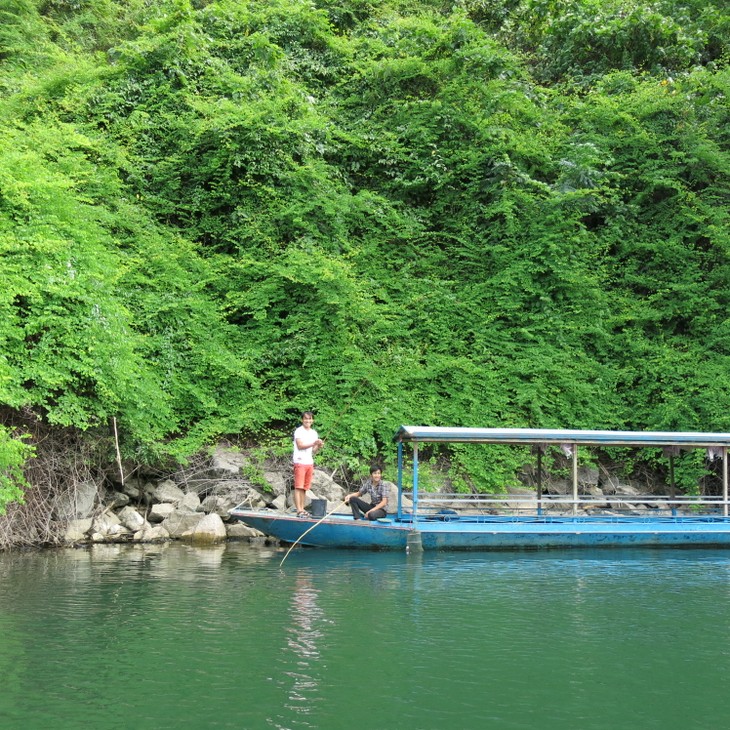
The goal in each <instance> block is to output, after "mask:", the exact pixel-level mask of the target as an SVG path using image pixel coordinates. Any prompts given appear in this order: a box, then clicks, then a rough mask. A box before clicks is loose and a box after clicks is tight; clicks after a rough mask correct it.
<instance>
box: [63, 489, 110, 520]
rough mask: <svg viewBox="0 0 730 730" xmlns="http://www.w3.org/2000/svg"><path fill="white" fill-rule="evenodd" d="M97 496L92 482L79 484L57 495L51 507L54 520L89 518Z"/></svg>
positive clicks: (97, 491) (97, 490)
mask: <svg viewBox="0 0 730 730" xmlns="http://www.w3.org/2000/svg"><path fill="white" fill-rule="evenodd" d="M98 494H99V488H98V487H97V485H96V484H94V483H93V482H81V483H79V484H75V485H74V486H73V487H72V488H71V489H69V490H68V491H67V492H64V493H63V494H61V495H59V496H58V498H57V499H56V501H55V504H54V507H53V516H54V517H55V518H56V519H61V520H65V519H78V518H81V517H90V516H91V513H92V512H93V510H94V505H95V503H96V500H97V496H98Z"/></svg>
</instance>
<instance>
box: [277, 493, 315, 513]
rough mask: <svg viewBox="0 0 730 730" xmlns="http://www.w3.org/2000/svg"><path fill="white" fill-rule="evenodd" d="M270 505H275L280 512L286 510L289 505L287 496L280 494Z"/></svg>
mask: <svg viewBox="0 0 730 730" xmlns="http://www.w3.org/2000/svg"><path fill="white" fill-rule="evenodd" d="M310 501H311V499H310ZM269 506H270V507H273V508H274V509H275V510H278V511H279V512H286V507H287V502H286V497H285V496H284V495H283V494H280V495H279V496H278V497H277V498H276V499H275V500H274V501H273V502H272V503H271V504H270V505H269Z"/></svg>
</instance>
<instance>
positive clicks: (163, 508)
mask: <svg viewBox="0 0 730 730" xmlns="http://www.w3.org/2000/svg"><path fill="white" fill-rule="evenodd" d="M174 511H175V505H174V504H170V503H169V502H163V503H161V504H153V505H152V507H150V511H149V514H148V515H147V519H148V520H149V521H150V522H154V523H159V522H162V521H163V520H165V519H167V518H168V517H169V516H170V515H171V514H172V513H173V512H174Z"/></svg>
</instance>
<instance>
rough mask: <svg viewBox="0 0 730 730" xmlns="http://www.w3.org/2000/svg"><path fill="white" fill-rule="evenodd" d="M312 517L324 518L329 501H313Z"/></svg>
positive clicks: (310, 507) (311, 506) (311, 507)
mask: <svg viewBox="0 0 730 730" xmlns="http://www.w3.org/2000/svg"><path fill="white" fill-rule="evenodd" d="M309 509H310V511H311V513H312V517H324V516H325V515H326V514H327V500H326V499H313V500H312V503H311V504H310V505H309Z"/></svg>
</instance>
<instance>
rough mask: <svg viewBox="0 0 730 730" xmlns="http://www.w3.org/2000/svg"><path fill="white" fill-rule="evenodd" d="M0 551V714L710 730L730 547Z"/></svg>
mask: <svg viewBox="0 0 730 730" xmlns="http://www.w3.org/2000/svg"><path fill="white" fill-rule="evenodd" d="M283 556H284V551H283V550H278V549H273V548H262V547H253V546H249V545H247V544H241V543H238V544H233V543H229V544H228V545H226V546H223V547H219V548H210V549H196V548H192V547H188V546H184V545H180V544H173V545H164V546H155V547H131V546H97V547H94V548H91V549H88V550H71V549H69V550H53V551H41V552H20V553H11V554H0V682H1V684H0V727H2V728H3V729H4V730H7V729H11V730H12V729H14V728H18V730H20V729H21V728H22V729H30V730H34V729H35V728H38V729H39V730H40V729H41V728H43V729H44V730H45V729H46V728H54V730H76V729H79V730H80V729H82V728H83V729H86V728H93V729H94V730H107V729H110V730H111V729H115V728H119V729H120V730H121V729H122V728H124V729H125V730H126V728H132V727H133V728H155V729H158V728H175V729H178V728H244V729H250V730H259V729H261V730H267V729H268V728H274V729H276V730H283V729H292V730H293V729H294V728H312V729H317V730H339V729H340V728H342V729H346V730H382V729H385V728H388V729H390V728H393V729H394V730H452V729H453V730H464V729H468V728H475V729H480V730H481V729H482V728H495V729H496V728H499V729H500V730H511V729H514V730H518V729H523V728H530V729H532V728H535V729H539V730H553V729H555V730H557V729H558V728H559V729H560V730H568V729H573V728H575V729H580V730H597V729H604V728H605V729H606V730H609V729H611V730H616V729H617V728H631V729H634V728H641V729H642V730H644V729H647V728H661V729H662V730H672V729H674V728H676V729H677V730H687V729H689V728H692V729H700V728H708V730H709V729H712V730H716V728H722V727H727V725H728V714H729V713H728V710H727V706H726V704H725V690H726V689H727V687H728V680H729V678H730V643H729V642H730V610H729V609H728V606H729V605H730V604H729V601H730V552H723V551H669V550H664V551H650V550H647V551H640V550H634V551H623V550H621V551H619V550H606V551H574V552H563V551H559V552H558V551H555V552H540V553H491V554H490V553H480V554H448V553H442V554H425V555H423V556H406V555H404V554H400V553H399V554H382V553H360V552H327V551H317V550H311V549H299V548H297V549H295V550H294V551H293V552H292V553H291V555H290V556H289V557H288V558H287V560H286V561H285V562H284V564H283V566H282V567H280V562H281V559H282V557H283Z"/></svg>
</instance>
